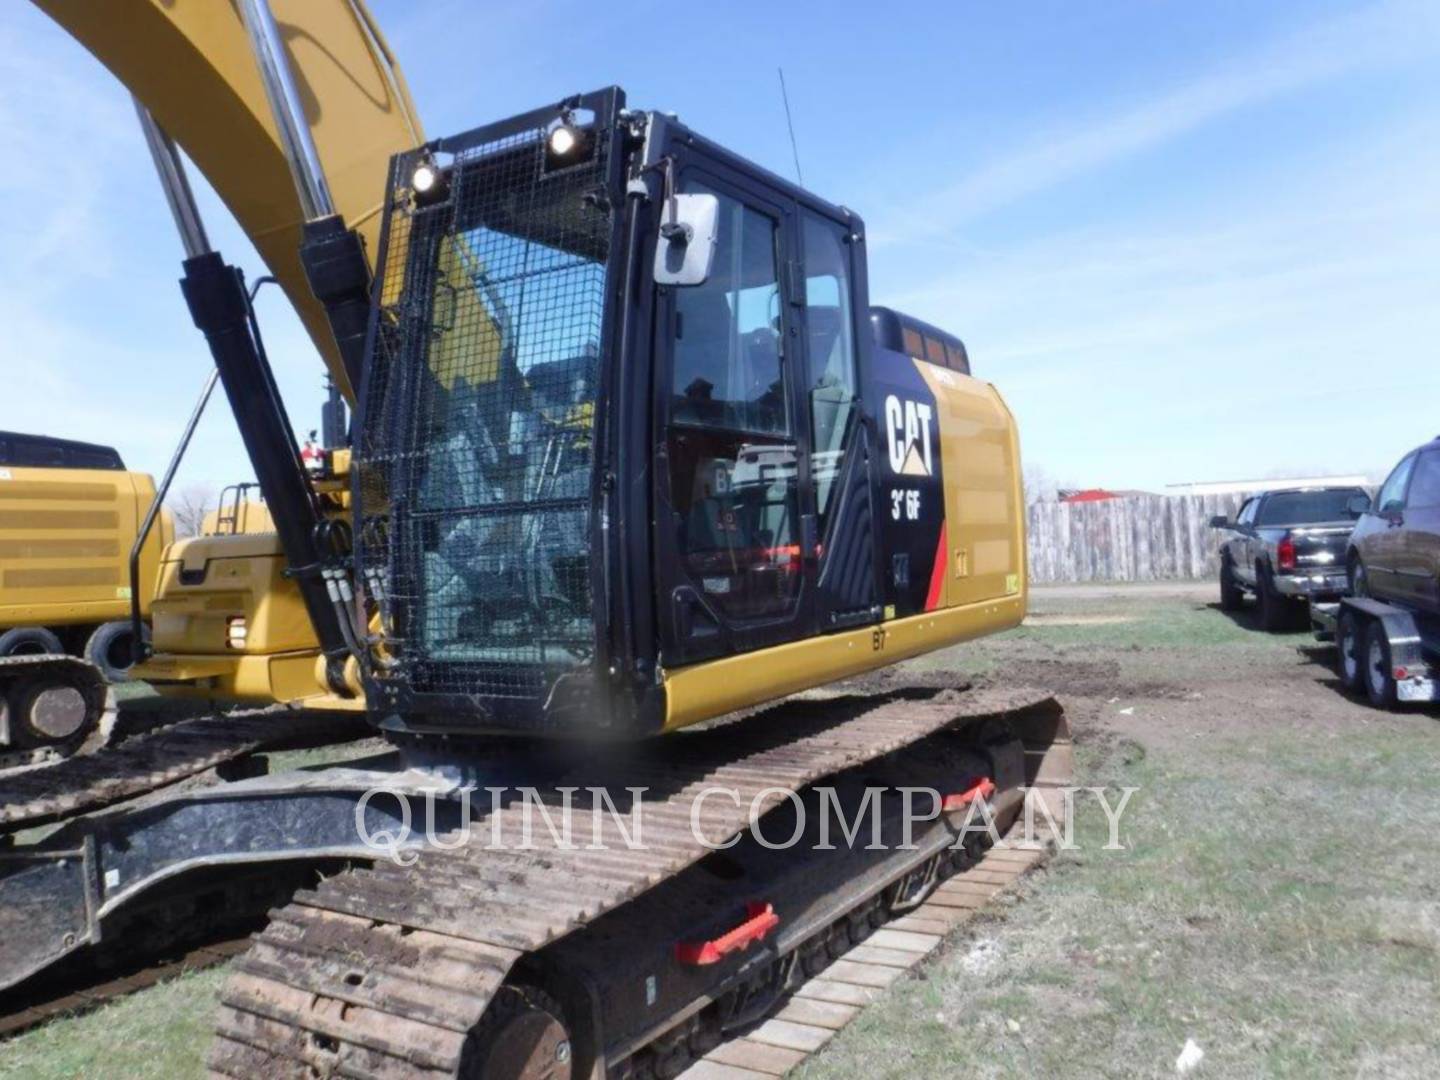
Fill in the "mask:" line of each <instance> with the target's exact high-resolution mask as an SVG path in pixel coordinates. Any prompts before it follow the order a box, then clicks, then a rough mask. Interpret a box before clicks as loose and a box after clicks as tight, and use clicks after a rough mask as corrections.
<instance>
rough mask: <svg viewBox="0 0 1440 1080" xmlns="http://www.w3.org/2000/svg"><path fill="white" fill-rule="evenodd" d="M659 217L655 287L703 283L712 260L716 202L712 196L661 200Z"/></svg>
mask: <svg viewBox="0 0 1440 1080" xmlns="http://www.w3.org/2000/svg"><path fill="white" fill-rule="evenodd" d="M661 217H662V220H661V225H660V238H659V239H658V240H657V241H656V243H655V284H657V285H703V284H705V282H706V280H707V279H708V278H709V277H710V267H711V264H713V263H714V261H715V243H716V240H717V239H718V223H719V220H720V200H719V199H717V198H716V197H715V196H714V195H672V196H670V197H669V198H668V199H666V200H665V203H664V206H663V209H662V210H661Z"/></svg>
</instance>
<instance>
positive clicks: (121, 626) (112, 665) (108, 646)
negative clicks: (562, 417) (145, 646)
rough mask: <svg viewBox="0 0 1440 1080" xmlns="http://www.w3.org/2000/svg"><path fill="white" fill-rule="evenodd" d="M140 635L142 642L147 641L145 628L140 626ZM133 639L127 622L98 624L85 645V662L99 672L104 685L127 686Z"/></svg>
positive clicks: (122, 620) (132, 665)
mask: <svg viewBox="0 0 1440 1080" xmlns="http://www.w3.org/2000/svg"><path fill="white" fill-rule="evenodd" d="M141 631H142V636H143V638H144V640H146V641H149V640H150V632H149V630H148V628H146V627H145V626H144V625H143V624H142V625H141ZM134 638H135V635H134V632H133V630H132V628H131V625H130V620H129V619H120V620H116V621H115V622H107V623H101V624H100V625H99V626H97V627H96V628H95V632H94V633H93V634H91V635H90V640H89V641H87V642H86V643H85V659H86V660H89V661H90V663H92V664H94V665H95V666H96V667H97V668H99V669H100V674H102V675H104V676H105V681H106V682H112V683H123V682H128V681H129V680H130V669H131V668H132V667H134V666H135V660H136V650H135V640H134Z"/></svg>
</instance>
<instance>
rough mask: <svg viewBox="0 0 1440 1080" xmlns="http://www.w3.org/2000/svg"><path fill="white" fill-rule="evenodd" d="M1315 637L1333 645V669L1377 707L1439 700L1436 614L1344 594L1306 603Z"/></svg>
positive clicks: (1439, 640)
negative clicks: (1335, 597) (1330, 600)
mask: <svg viewBox="0 0 1440 1080" xmlns="http://www.w3.org/2000/svg"><path fill="white" fill-rule="evenodd" d="M1310 622H1311V625H1312V627H1313V629H1314V632H1315V637H1316V639H1317V640H1320V641H1333V642H1334V643H1335V670H1336V672H1337V674H1339V676H1340V681H1341V683H1342V684H1343V685H1344V686H1345V688H1346V689H1347V690H1349V691H1351V692H1352V693H1356V694H1359V693H1363V694H1364V695H1365V696H1366V697H1367V698H1368V699H1369V700H1370V703H1371V704H1372V705H1374V706H1376V707H1377V708H1381V709H1389V708H1394V707H1395V706H1397V705H1400V704H1408V703H1410V702H1426V701H1440V685H1437V681H1436V678H1437V665H1440V618H1437V617H1436V616H1435V615H1431V614H1429V613H1427V612H1423V611H1420V610H1418V609H1416V608H1411V607H1408V606H1406V605H1403V604H1398V603H1395V602H1393V601H1387V600H1377V599H1375V598H1374V597H1370V596H1343V597H1341V598H1340V599H1339V600H1338V601H1336V602H1334V603H1328V604H1311V605H1310Z"/></svg>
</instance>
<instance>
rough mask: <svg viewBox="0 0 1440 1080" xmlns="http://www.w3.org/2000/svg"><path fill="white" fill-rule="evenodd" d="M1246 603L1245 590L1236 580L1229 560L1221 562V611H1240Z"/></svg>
mask: <svg viewBox="0 0 1440 1080" xmlns="http://www.w3.org/2000/svg"><path fill="white" fill-rule="evenodd" d="M1244 603H1245V590H1244V589H1242V588H1241V587H1240V584H1239V582H1237V581H1236V580H1235V570H1234V568H1233V567H1232V566H1231V565H1230V560H1229V559H1221V560H1220V610H1221V611H1239V610H1240V608H1241V607H1242V606H1243V605H1244Z"/></svg>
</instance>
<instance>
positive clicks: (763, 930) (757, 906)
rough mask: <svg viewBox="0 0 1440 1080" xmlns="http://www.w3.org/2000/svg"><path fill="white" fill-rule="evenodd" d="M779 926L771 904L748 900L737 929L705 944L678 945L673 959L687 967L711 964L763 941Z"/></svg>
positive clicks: (696, 942) (778, 917)
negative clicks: (742, 919)
mask: <svg viewBox="0 0 1440 1080" xmlns="http://www.w3.org/2000/svg"><path fill="white" fill-rule="evenodd" d="M779 925H780V916H779V915H776V914H775V905H774V904H769V903H765V902H764V901H759V900H752V901H750V902H749V903H748V904H746V905H745V921H744V922H742V923H741V924H740V925H739V926H737V927H735V929H733V930H728V931H726V932H725V933H723V934H721V935H720V936H719V937H717V938H711V939H710V940H709V941H682V942H679V943H678V944H677V945H676V946H675V959H676V960H678V961H679V962H680V963H682V964H686V965H689V966H691V967H703V966H704V965H706V964H715V963H718V962H719V961H720V960H721V959H722V958H724V957H725V956H728V955H729V954H730V953H732V952H736V951H738V950H740V949H746V948H749V947H750V945H751V944H752V943H754V942H756V941H763V940H764V939H765V937H766V936H767V935H768V934H769V933H770V931H771V930H774V929H775V928H776V927H777V926H779Z"/></svg>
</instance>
